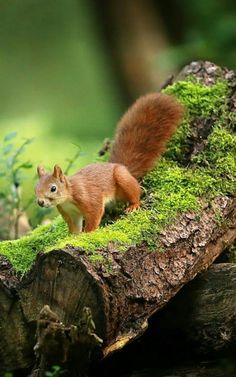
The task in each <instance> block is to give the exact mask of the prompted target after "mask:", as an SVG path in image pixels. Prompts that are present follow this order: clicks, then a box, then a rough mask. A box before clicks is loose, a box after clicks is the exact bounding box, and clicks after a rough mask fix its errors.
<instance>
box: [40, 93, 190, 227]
mask: <svg viewBox="0 0 236 377" xmlns="http://www.w3.org/2000/svg"><path fill="white" fill-rule="evenodd" d="M182 114H183V107H182V106H181V105H180V104H179V103H178V102H177V101H176V100H175V99H174V98H173V97H171V96H168V95H165V94H158V93H152V94H148V95H146V96H144V97H141V98H140V99H138V100H137V101H136V102H135V104H134V105H133V106H131V108H130V109H129V110H128V111H127V112H126V114H125V115H124V116H123V117H122V119H121V121H120V123H119V124H118V127H117V133H116V137H115V142H114V145H113V148H112V151H111V162H108V163H100V164H91V165H88V166H87V167H85V168H83V169H81V170H80V171H79V172H78V173H76V174H74V175H72V176H70V177H65V175H64V174H63V172H62V170H61V168H60V167H59V166H57V165H56V166H55V167H54V170H53V173H52V174H47V173H46V172H45V170H44V169H43V168H42V167H38V176H39V182H38V184H37V186H36V196H37V198H38V203H39V205H41V206H43V207H50V206H56V207H57V209H58V211H59V212H60V214H61V215H62V217H63V218H64V220H65V222H66V223H67V224H68V227H69V230H70V232H71V233H80V232H81V229H82V218H83V219H84V221H85V227H84V231H85V232H90V231H93V230H95V229H97V228H98V226H99V224H100V222H101V219H102V216H103V214H104V209H105V205H106V203H107V202H108V201H110V200H113V199H119V200H122V201H124V202H127V203H129V205H128V207H127V209H126V212H130V211H132V210H134V209H136V208H138V207H139V205H140V192H141V189H140V185H139V183H138V181H137V178H140V177H142V176H144V175H145V174H146V173H147V172H148V171H149V170H150V169H151V168H152V167H153V166H154V164H155V162H156V160H157V158H158V157H159V156H160V155H161V154H162V153H163V151H164V150H165V147H166V144H167V142H168V140H169V139H170V137H171V136H172V134H173V133H174V132H175V130H176V128H177V127H178V125H179V123H180V120H181V117H182ZM55 187H56V189H55ZM54 189H55V190H54Z"/></svg>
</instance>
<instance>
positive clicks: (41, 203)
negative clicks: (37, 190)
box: [38, 199, 44, 207]
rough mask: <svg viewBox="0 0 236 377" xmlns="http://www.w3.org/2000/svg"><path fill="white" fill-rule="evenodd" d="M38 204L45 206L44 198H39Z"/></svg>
mask: <svg viewBox="0 0 236 377" xmlns="http://www.w3.org/2000/svg"><path fill="white" fill-rule="evenodd" d="M38 205H39V206H40V207H44V200H43V199H38Z"/></svg>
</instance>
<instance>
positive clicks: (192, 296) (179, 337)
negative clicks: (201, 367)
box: [145, 263, 236, 356]
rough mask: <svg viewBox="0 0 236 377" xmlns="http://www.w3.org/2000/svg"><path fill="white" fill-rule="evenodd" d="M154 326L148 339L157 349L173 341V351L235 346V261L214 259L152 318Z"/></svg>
mask: <svg viewBox="0 0 236 377" xmlns="http://www.w3.org/2000/svg"><path fill="white" fill-rule="evenodd" d="M151 328H152V331H150V330H149V331H148V334H147V335H146V337H147V338H145V341H146V342H147V343H149V342H150V343H151V344H153V343H154V344H155V347H156V349H158V348H164V349H169V350H170V344H171V347H172V352H178V351H177V350H178V349H180V348H181V347H182V351H181V352H184V351H186V350H187V349H188V348H190V349H191V352H192V355H193V354H195V355H196V354H197V355H198V356H199V355H201V356H209V355H212V354H217V353H221V355H222V353H223V352H224V353H226V352H231V351H233V350H235V349H236V264H235V263H219V264H218V263H214V264H213V265H212V266H211V267H210V268H209V269H208V270H207V271H205V272H203V273H201V274H199V275H198V276H197V277H196V278H195V279H194V280H193V281H191V282H190V283H189V284H187V285H186V286H185V287H183V289H182V290H181V291H180V292H179V293H178V295H176V297H175V298H174V299H173V300H171V301H170V302H169V303H168V305H167V306H166V307H165V308H164V309H163V310H162V311H161V312H159V313H157V315H156V316H154V317H153V318H152V324H151ZM167 344H168V346H167ZM165 346H166V348H165ZM170 352H171V351H170Z"/></svg>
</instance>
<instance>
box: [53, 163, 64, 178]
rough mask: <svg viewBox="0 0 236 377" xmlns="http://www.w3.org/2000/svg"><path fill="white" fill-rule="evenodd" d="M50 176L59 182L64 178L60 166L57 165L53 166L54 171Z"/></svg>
mask: <svg viewBox="0 0 236 377" xmlns="http://www.w3.org/2000/svg"><path fill="white" fill-rule="evenodd" d="M52 175H53V177H55V178H58V179H60V180H61V181H62V180H63V178H64V174H63V172H62V170H61V168H60V166H58V165H55V166H54V170H53V174H52Z"/></svg>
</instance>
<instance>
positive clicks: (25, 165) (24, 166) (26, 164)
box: [17, 161, 33, 170]
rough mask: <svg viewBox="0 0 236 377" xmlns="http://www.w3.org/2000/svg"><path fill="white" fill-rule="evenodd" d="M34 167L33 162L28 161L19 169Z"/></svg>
mask: <svg viewBox="0 0 236 377" xmlns="http://www.w3.org/2000/svg"><path fill="white" fill-rule="evenodd" d="M32 167H33V164H32V163H31V162H30V161H26V162H24V163H23V164H21V165H19V166H18V168H17V170H19V169H31V168H32Z"/></svg>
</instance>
